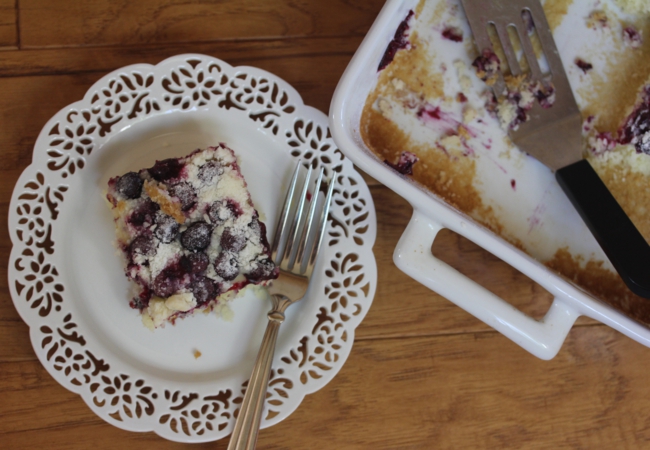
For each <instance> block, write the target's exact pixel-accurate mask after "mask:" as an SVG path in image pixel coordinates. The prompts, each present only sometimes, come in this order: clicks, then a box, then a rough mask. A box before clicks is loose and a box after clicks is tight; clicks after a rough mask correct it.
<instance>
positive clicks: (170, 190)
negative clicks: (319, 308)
mask: <svg viewBox="0 0 650 450" xmlns="http://www.w3.org/2000/svg"><path fill="white" fill-rule="evenodd" d="M106 198H107V199H108V201H109V203H110V206H111V209H112V211H113V216H114V220H115V225H116V234H117V245H118V247H119V249H120V250H121V253H122V255H123V257H124V258H123V259H124V264H125V274H126V276H127V278H128V279H129V280H130V281H131V282H132V284H133V291H134V292H133V297H132V299H131V301H130V305H131V307H132V308H135V309H138V310H139V311H140V312H141V314H142V321H143V323H144V324H145V325H146V326H147V327H148V328H151V329H154V328H156V327H159V326H161V325H163V324H164V323H165V322H171V323H173V322H174V321H175V320H176V319H177V318H180V317H183V316H186V315H189V314H191V313H193V312H195V311H196V310H209V309H211V308H213V307H214V306H216V305H218V304H220V303H221V302H224V301H226V300H227V299H231V298H232V297H233V294H235V293H236V292H237V291H239V290H241V289H242V288H244V287H246V286H248V285H251V284H258V285H264V284H266V283H267V282H268V281H269V280H272V279H274V278H276V277H277V275H278V268H277V267H276V266H275V264H274V263H273V262H272V260H271V256H270V246H269V243H268V240H267V237H266V227H265V225H264V223H263V222H261V221H260V220H259V214H258V212H257V211H256V210H255V207H254V206H253V203H252V200H251V197H250V194H249V192H248V190H247V185H246V181H245V180H244V177H243V175H242V174H241V171H240V169H239V166H238V164H237V158H236V156H235V153H234V152H233V151H232V150H231V149H230V148H228V147H227V146H226V145H225V144H219V145H218V146H216V147H208V148H206V149H203V150H201V149H199V150H195V151H194V152H192V153H191V154H189V155H188V156H185V157H182V158H170V159H165V160H162V161H156V163H155V164H154V165H153V166H152V167H150V168H148V169H142V170H140V171H139V172H128V173H125V174H124V175H121V176H116V177H114V178H111V179H110V180H109V182H108V193H107V195H106Z"/></svg>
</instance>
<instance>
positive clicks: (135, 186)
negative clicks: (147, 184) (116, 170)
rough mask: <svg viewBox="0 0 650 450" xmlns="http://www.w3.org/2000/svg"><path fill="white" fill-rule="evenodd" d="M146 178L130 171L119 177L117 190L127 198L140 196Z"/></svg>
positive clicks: (116, 185)
mask: <svg viewBox="0 0 650 450" xmlns="http://www.w3.org/2000/svg"><path fill="white" fill-rule="evenodd" d="M143 184H144V180H143V179H142V178H140V175H138V174H137V173H135V172H129V173H126V174H124V175H122V176H121V177H119V178H118V180H117V182H116V184H115V190H116V191H117V192H119V193H120V194H122V195H123V196H124V197H126V198H130V199H135V198H139V197H140V195H141V194H142V185H143Z"/></svg>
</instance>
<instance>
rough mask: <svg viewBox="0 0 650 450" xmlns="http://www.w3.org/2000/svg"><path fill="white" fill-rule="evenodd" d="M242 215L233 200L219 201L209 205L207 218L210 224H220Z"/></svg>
mask: <svg viewBox="0 0 650 450" xmlns="http://www.w3.org/2000/svg"><path fill="white" fill-rule="evenodd" d="M242 214H243V211H242V209H241V208H240V207H239V205H238V204H237V203H236V202H235V201H233V200H220V201H217V202H214V203H213V204H212V205H210V208H209V209H208V217H209V218H210V220H211V221H212V223H215V224H220V223H222V222H225V221H226V220H228V219H230V218H237V217H239V216H241V215H242Z"/></svg>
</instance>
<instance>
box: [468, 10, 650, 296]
mask: <svg viewBox="0 0 650 450" xmlns="http://www.w3.org/2000/svg"><path fill="white" fill-rule="evenodd" d="M461 3H462V5H463V8H464V10H465V14H466V16H467V19H468V21H469V25H470V28H471V30H472V34H473V36H474V42H475V44H476V46H477V48H478V50H479V53H482V52H483V51H488V52H491V53H492V54H494V50H495V49H494V48H493V40H492V39H491V38H490V34H489V33H488V28H489V27H494V28H493V29H494V30H495V31H496V37H497V38H498V42H499V43H500V45H501V48H502V50H503V53H504V55H505V58H506V62H507V63H508V67H509V68H510V72H511V75H513V76H520V75H522V74H523V71H522V68H521V66H520V65H519V61H518V59H517V55H516V53H515V51H514V46H513V43H512V41H511V39H510V36H509V33H508V29H509V28H510V27H514V30H513V31H516V36H517V37H518V39H519V41H520V44H521V48H522V51H523V54H524V55H525V57H526V60H527V62H528V67H529V73H528V74H526V75H527V76H529V77H531V79H532V80H537V81H540V82H542V84H543V85H545V86H552V88H553V89H554V90H555V101H554V103H553V104H552V106H550V107H547V108H542V107H541V106H540V105H538V104H536V105H535V106H534V107H533V108H532V109H531V110H530V111H529V112H528V115H529V120H527V121H526V122H524V123H522V124H520V125H519V127H518V128H517V129H516V130H515V131H513V130H510V131H509V135H510V138H511V139H512V140H513V142H514V143H515V144H516V145H517V146H518V147H519V148H520V149H522V150H523V151H525V152H527V153H529V154H530V155H532V156H533V157H535V158H536V159H538V160H539V161H540V162H542V163H543V164H545V165H546V166H547V167H549V168H550V169H551V170H553V171H555V177H556V179H557V181H558V183H559V185H560V186H561V187H562V189H563V190H564V192H565V194H566V195H567V197H568V198H569V199H570V200H571V203H572V204H573V206H574V207H575V208H576V210H577V211H578V213H579V214H580V216H581V217H582V219H583V220H584V222H585V223H586V224H587V227H588V228H589V230H590V231H591V233H592V234H593V235H594V237H595V238H596V240H597V241H598V243H599V245H600V246H601V248H602V249H603V251H604V252H605V254H606V255H607V257H608V258H609V260H610V262H611V263H612V265H613V266H614V268H615V269H616V271H617V272H618V274H619V275H620V276H621V278H622V279H623V281H624V282H625V284H626V285H627V286H628V287H629V289H630V290H631V291H632V292H634V293H635V294H637V295H639V296H641V297H644V298H650V245H648V243H647V242H646V240H645V238H644V237H643V236H642V235H641V233H640V232H639V231H638V229H637V228H636V227H635V226H634V224H633V223H632V221H631V220H630V219H629V217H628V216H627V214H625V212H624V211H623V209H622V208H621V206H620V205H619V204H618V202H617V201H616V199H615V198H614V196H613V195H612V194H611V192H609V190H608V189H607V187H606V186H605V184H604V183H603V181H602V180H601V179H600V177H599V176H598V174H597V173H596V171H595V170H594V169H593V167H592V166H591V164H590V163H589V162H588V161H587V160H586V159H583V149H582V129H581V127H582V117H581V115H580V110H579V109H578V105H577V104H576V101H575V98H574V96H573V92H572V90H571V86H570V84H569V80H568V78H567V76H566V73H565V71H564V67H563V65H562V60H561V59H560V55H559V53H558V50H557V47H556V45H555V41H554V39H553V34H552V32H551V29H550V27H549V25H548V22H547V20H546V15H545V14H544V10H543V8H542V6H541V4H540V2H539V0H461ZM531 20H532V25H533V26H534V29H535V32H536V35H537V37H538V40H539V44H540V46H541V49H542V52H543V55H544V57H545V59H546V61H547V65H548V70H547V71H546V70H544V71H543V70H542V68H540V64H539V62H538V58H537V55H536V54H535V51H534V48H533V44H532V41H531V38H530V35H529V33H528V29H529V27H530V26H531V22H530V21H531ZM511 30H512V28H511ZM505 86H506V85H505V82H504V78H503V74H501V73H498V74H497V79H496V80H495V82H494V84H493V85H492V88H493V91H494V94H495V95H496V96H497V97H500V96H502V95H503V94H504V90H505Z"/></svg>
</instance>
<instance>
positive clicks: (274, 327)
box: [228, 163, 335, 450]
mask: <svg viewBox="0 0 650 450" xmlns="http://www.w3.org/2000/svg"><path fill="white" fill-rule="evenodd" d="M301 166H302V165H301V164H300V163H298V165H297V166H296V169H295V170H294V173H293V177H292V179H291V184H290V186H289V190H288V192H287V196H286V198H285V201H284V206H283V207H282V213H281V214H280V218H279V220H278V223H277V226H276V230H275V237H274V238H273V246H272V249H271V257H272V259H273V261H274V262H275V264H276V265H277V266H278V267H279V268H280V274H279V276H278V278H277V279H276V280H274V281H273V283H272V285H271V286H270V287H269V293H270V294H271V300H272V302H273V307H272V308H271V311H269V313H268V319H269V322H268V325H267V327H266V332H265V333H264V338H263V339H262V345H261V347H260V350H259V353H258V354H257V359H256V360H255V366H254V367H253V373H252V374H251V377H250V380H249V382H248V387H247V388H246V393H245V395H244V400H243V402H242V405H241V408H240V410H239V416H238V417H237V422H236V423H235V429H234V431H233V432H232V435H231V437H230V444H229V445H228V450H243V449H254V448H255V444H256V442H257V435H258V432H259V428H260V422H261V419H262V411H263V409H264V401H265V399H266V391H267V388H268V384H269V376H270V373H271V363H272V361H273V354H274V353H275V344H276V341H277V337H278V331H279V329H280V325H281V324H282V322H283V321H284V312H285V310H286V309H287V308H288V307H289V306H291V305H292V304H294V303H296V302H298V301H300V300H301V299H302V298H303V296H304V295H305V293H306V292H307V288H308V287H309V280H310V278H311V275H312V273H313V271H314V265H315V264H316V258H317V256H318V251H319V249H320V246H321V243H322V241H323V236H324V234H325V228H326V225H327V216H328V214H329V207H330V202H331V199H332V193H333V192H334V184H335V178H334V177H332V179H331V181H330V183H329V188H328V189H327V194H326V196H325V201H324V203H323V205H322V206H321V212H320V214H316V210H317V206H318V203H319V202H318V189H319V188H320V186H321V183H322V181H323V176H324V170H323V169H322V168H321V170H320V173H319V175H318V178H317V179H316V183H315V184H314V191H313V192H312V194H311V196H310V194H309V187H310V181H311V176H312V168H311V167H309V170H308V171H307V175H306V176H305V179H304V181H303V184H302V188H300V189H296V188H297V184H298V177H299V173H300V168H301ZM309 196H310V197H311V198H308V197H309ZM307 206H308V208H309V209H308V211H307V215H306V216H305V215H304V212H305V211H304V210H305V209H306V207H307ZM292 214H293V215H292Z"/></svg>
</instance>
